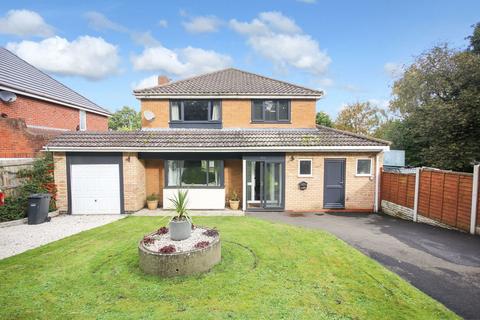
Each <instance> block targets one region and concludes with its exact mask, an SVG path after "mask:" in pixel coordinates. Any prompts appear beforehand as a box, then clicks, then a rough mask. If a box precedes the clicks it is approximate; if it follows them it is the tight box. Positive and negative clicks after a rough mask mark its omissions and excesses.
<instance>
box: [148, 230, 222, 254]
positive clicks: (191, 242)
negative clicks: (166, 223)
mask: <svg viewBox="0 0 480 320" xmlns="http://www.w3.org/2000/svg"><path fill="white" fill-rule="evenodd" d="M205 231H207V229H203V228H201V227H196V228H195V229H193V231H192V235H191V236H190V238H188V239H185V240H180V241H174V240H171V239H170V233H166V234H161V235H160V234H154V235H150V236H149V238H153V239H154V240H155V241H154V242H153V243H151V244H144V246H145V248H147V249H148V250H150V251H153V252H158V250H159V249H160V248H163V247H165V246H169V245H173V246H175V249H176V252H186V251H191V250H194V249H195V248H194V246H195V244H197V243H198V242H200V241H208V242H209V243H212V242H213V241H214V240H215V239H216V238H218V236H216V237H209V236H206V235H204V234H203V233H204V232H205Z"/></svg>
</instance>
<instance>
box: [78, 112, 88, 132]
mask: <svg viewBox="0 0 480 320" xmlns="http://www.w3.org/2000/svg"><path fill="white" fill-rule="evenodd" d="M78 111H79V113H78V116H79V126H78V128H79V129H80V131H85V130H87V112H86V111H85V110H78ZM82 114H83V115H84V117H83V119H84V121H83V122H84V123H83V125H82Z"/></svg>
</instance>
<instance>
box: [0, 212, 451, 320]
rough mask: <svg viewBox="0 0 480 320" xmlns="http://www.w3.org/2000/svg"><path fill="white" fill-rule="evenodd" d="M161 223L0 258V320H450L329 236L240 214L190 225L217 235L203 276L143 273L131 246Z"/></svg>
mask: <svg viewBox="0 0 480 320" xmlns="http://www.w3.org/2000/svg"><path fill="white" fill-rule="evenodd" d="M165 222H166V218H162V217H155V218H154V217H128V218H126V219H123V220H120V221H117V222H114V223H111V224H109V225H106V226H103V227H100V228H96V229H93V230H89V231H86V232H83V233H81V234H78V235H75V236H72V237H69V238H66V239H63V240H60V241H57V242H54V243H51V244H49V245H46V246H43V247H41V248H38V249H35V250H31V251H29V252H26V253H23V254H21V255H18V256H15V257H11V258H8V259H5V260H2V261H0V306H1V308H0V318H1V319H25V318H28V319H30V318H40V319H55V318H62V319H66V318H68V319H71V318H78V319H84V318H99V319H139V318H142V319H170V318H174V319H225V318H233V319H302V318H306V319H367V318H368V319H450V318H456V315H455V314H453V313H452V312H451V311H449V310H448V309H447V308H445V307H444V306H443V305H441V304H440V303H438V302H436V301H435V300H433V299H431V298H430V297H428V296H426V295H425V294H423V293H422V292H420V291H419V290H417V289H415V288H414V287H412V286H411V285H409V284H408V283H407V282H405V281H403V280H402V279H401V278H400V277H398V276H397V275H395V274H393V273H392V272H390V271H388V270H386V269H385V268H383V267H382V266H381V265H379V264H378V263H376V262H375V261H373V260H371V259H369V258H368V257H366V256H364V255H363V254H361V253H359V252H358V251H356V250H355V249H353V248H352V247H350V246H348V245H347V244H345V243H344V242H342V241H341V240H338V239H337V238H335V237H333V236H332V235H329V234H327V233H324V232H319V231H308V230H304V229H300V228H295V227H291V226H286V225H281V224H271V223H269V222H265V221H260V220H257V219H254V218H249V217H228V218H226V217H210V218H196V219H194V222H195V223H196V224H200V225H205V226H215V227H217V228H218V229H219V230H220V234H221V239H222V262H221V263H220V264H219V265H217V266H216V267H215V268H214V269H213V270H212V271H211V272H209V273H207V274H203V275H197V276H189V277H182V278H173V279H168V280H164V279H159V278H156V277H153V276H146V275H143V274H142V273H141V271H140V270H139V268H138V258H137V257H138V256H137V243H138V241H139V240H140V238H141V237H142V236H143V235H144V234H146V233H148V232H150V231H153V230H156V229H157V228H158V227H159V226H160V225H163V224H164V223H165ZM19 241H21V239H19Z"/></svg>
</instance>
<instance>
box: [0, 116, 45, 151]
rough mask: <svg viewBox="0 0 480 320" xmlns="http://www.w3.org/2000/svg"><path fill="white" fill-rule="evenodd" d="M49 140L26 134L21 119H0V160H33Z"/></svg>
mask: <svg viewBox="0 0 480 320" xmlns="http://www.w3.org/2000/svg"><path fill="white" fill-rule="evenodd" d="M49 138H50V137H47V136H43V135H36V134H32V133H30V132H28V129H27V127H26V125H25V122H24V121H23V120H21V119H8V118H7V119H4V118H0V158H33V157H35V156H36V154H37V153H38V152H39V151H40V150H41V149H42V147H43V145H45V144H46V143H47V141H48V139H49Z"/></svg>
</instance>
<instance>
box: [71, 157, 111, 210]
mask: <svg viewBox="0 0 480 320" xmlns="http://www.w3.org/2000/svg"><path fill="white" fill-rule="evenodd" d="M70 188H71V197H72V214H119V213H120V179H119V168H118V164H73V165H72V166H71V170H70Z"/></svg>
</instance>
